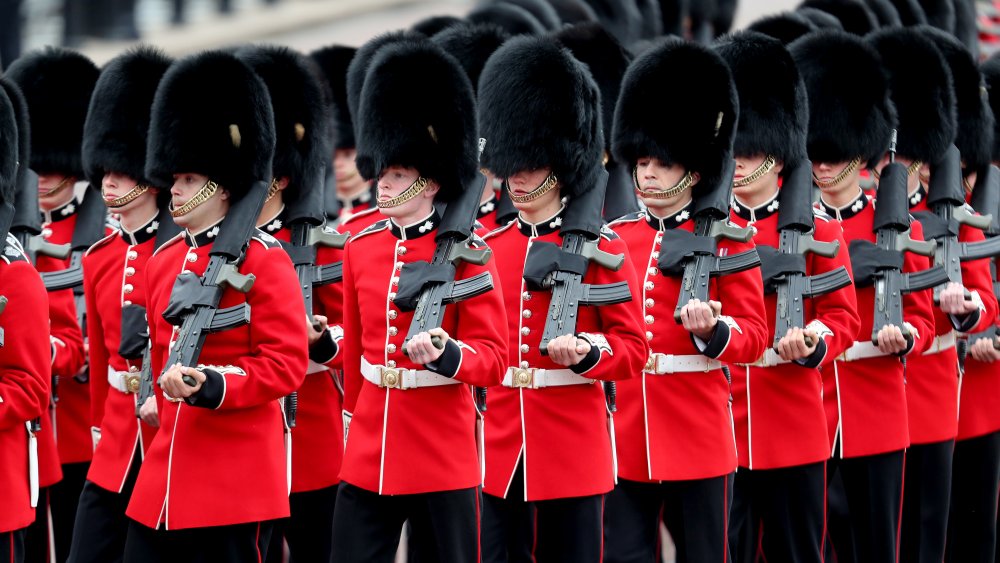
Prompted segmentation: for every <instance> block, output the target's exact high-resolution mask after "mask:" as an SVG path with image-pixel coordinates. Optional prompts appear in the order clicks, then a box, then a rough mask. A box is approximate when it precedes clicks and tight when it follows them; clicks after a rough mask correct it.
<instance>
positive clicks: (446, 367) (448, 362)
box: [424, 340, 462, 377]
mask: <svg viewBox="0 0 1000 563" xmlns="http://www.w3.org/2000/svg"><path fill="white" fill-rule="evenodd" d="M461 365H462V349H461V348H459V347H458V344H455V341H454V340H448V343H447V344H445V345H444V352H443V353H442V354H441V357H440V358H438V359H437V360H435V361H433V362H427V363H426V364H424V367H426V368H427V369H429V370H431V371H433V372H434V373H436V374H438V375H443V376H445V377H455V376H456V375H458V368H459V367H461Z"/></svg>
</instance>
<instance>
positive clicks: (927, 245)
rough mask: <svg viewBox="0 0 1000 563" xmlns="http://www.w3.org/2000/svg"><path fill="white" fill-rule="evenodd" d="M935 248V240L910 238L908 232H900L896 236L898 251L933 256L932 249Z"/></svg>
mask: <svg viewBox="0 0 1000 563" xmlns="http://www.w3.org/2000/svg"><path fill="white" fill-rule="evenodd" d="M936 248H937V241H933V240H914V239H912V238H910V233H909V232H906V233H900V234H899V236H898V237H897V238H896V250H898V251H900V252H912V253H914V254H919V255H921V256H927V257H931V256H934V249H936Z"/></svg>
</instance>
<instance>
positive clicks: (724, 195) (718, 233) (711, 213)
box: [657, 158, 760, 323]
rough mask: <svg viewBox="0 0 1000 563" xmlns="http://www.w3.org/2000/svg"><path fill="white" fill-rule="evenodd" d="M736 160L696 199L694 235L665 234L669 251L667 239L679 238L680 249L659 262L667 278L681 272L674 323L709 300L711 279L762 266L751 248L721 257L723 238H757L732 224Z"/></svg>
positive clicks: (663, 256) (677, 232) (665, 245)
mask: <svg viewBox="0 0 1000 563" xmlns="http://www.w3.org/2000/svg"><path fill="white" fill-rule="evenodd" d="M735 170H736V161H735V160H733V159H731V158H729V159H727V160H726V169H725V170H723V172H722V175H721V177H720V179H719V182H718V184H717V185H715V186H710V187H709V189H708V190H706V191H705V192H702V193H701V194H699V195H698V197H696V198H695V200H694V221H695V223H694V233H693V234H692V233H688V232H687V231H681V230H676V229H675V230H672V231H665V232H664V240H663V245H662V248H666V247H667V246H668V244H667V240H666V239H667V237H671V238H674V239H677V240H676V241H672V242H675V243H676V245H677V248H675V249H674V250H675V251H672V252H669V253H668V252H663V251H662V250H661V253H660V258H659V261H658V263H657V265H658V266H659V268H660V270H661V271H662V272H663V273H664V274H667V275H676V274H677V273H678V272H681V291H680V295H679V296H678V298H677V306H676V307H675V308H674V320H675V321H676V322H677V323H680V322H681V309H683V308H684V306H685V305H687V304H688V303H689V302H690V301H691V300H693V299H698V300H700V301H703V302H707V301H708V298H709V296H708V285H709V280H710V279H711V278H713V277H716V276H726V275H729V274H736V273H739V272H744V271H746V270H749V269H751V268H755V267H757V266H759V265H760V257H759V256H758V255H757V250H756V249H750V250H746V251H743V252H740V253H739V254H734V255H732V256H719V255H718V250H717V249H718V243H719V241H720V240H722V239H728V240H733V241H738V242H748V241H749V240H750V239H751V238H753V229H743V228H740V227H737V226H735V225H733V224H731V223H730V222H729V202H730V199H731V197H732V189H733V173H734V172H735Z"/></svg>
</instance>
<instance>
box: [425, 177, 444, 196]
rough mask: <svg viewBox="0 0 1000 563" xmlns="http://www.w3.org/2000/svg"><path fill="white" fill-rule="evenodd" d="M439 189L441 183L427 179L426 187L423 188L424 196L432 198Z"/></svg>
mask: <svg viewBox="0 0 1000 563" xmlns="http://www.w3.org/2000/svg"><path fill="white" fill-rule="evenodd" d="M439 191H441V185H440V184H438V183H437V180H431V179H428V180H427V187H426V188H424V192H423V193H424V195H425V197H428V198H431V199H433V198H434V196H436V195H437V193H438V192H439Z"/></svg>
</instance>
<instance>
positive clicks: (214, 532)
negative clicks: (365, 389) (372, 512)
mask: <svg viewBox="0 0 1000 563" xmlns="http://www.w3.org/2000/svg"><path fill="white" fill-rule="evenodd" d="M274 143H275V131H274V123H273V115H272V112H271V100H270V97H269V96H268V93H267V89H266V87H265V86H264V84H263V83H262V82H261V80H260V79H259V78H258V77H257V76H256V75H255V74H254V73H253V71H252V70H251V69H250V68H249V67H247V66H246V65H245V64H244V63H243V62H241V61H240V60H238V59H236V58H235V57H234V56H233V55H231V54H228V53H223V52H219V51H209V52H205V53H201V54H198V55H192V56H190V57H187V58H185V59H181V60H179V61H177V62H176V63H174V64H173V66H172V67H171V68H170V69H169V70H168V71H167V73H166V75H165V76H164V77H163V80H162V81H161V83H160V86H159V88H158V89H157V92H156V97H155V99H154V102H153V109H152V117H151V126H150V130H149V141H148V143H147V155H146V167H145V171H146V176H147V177H148V178H149V179H150V181H151V182H153V183H154V184H158V185H169V184H172V185H173V187H172V188H171V190H170V194H171V215H173V217H174V221H175V222H176V223H177V225H178V226H180V227H181V228H183V229H184V233H183V234H182V235H180V236H177V237H175V238H174V239H172V240H171V241H170V242H168V243H166V244H165V245H163V247H161V248H160V250H159V251H158V252H157V253H156V255H155V256H153V258H152V259H151V260H150V261H149V264H148V265H147V267H146V288H147V295H148V297H147V300H146V303H147V308H148V309H149V312H150V314H149V320H150V327H149V329H150V341H151V351H150V358H151V362H150V363H151V366H152V369H151V373H152V374H153V377H154V378H156V380H158V385H159V387H160V388H161V389H162V396H163V398H162V401H161V403H160V405H159V418H160V429H159V430H158V431H157V433H156V436H155V437H154V439H153V443H152V444H151V445H150V447H149V451H148V452H147V454H146V456H145V459H144V460H143V464H142V468H141V469H140V471H139V476H138V478H137V480H136V484H135V489H134V491H133V494H132V499H131V501H130V502H129V506H128V509H127V511H126V514H127V516H128V517H129V518H131V520H132V521H131V522H129V530H128V539H127V541H126V544H125V561H126V562H139V561H142V562H156V561H178V560H182V559H190V560H195V561H198V560H203V561H253V560H257V561H260V560H263V559H264V558H265V557H266V555H267V553H266V552H267V545H268V542H269V540H270V536H271V530H272V527H273V522H272V521H273V520H275V519H277V518H284V517H287V516H288V514H289V508H288V490H289V482H288V479H289V476H288V475H287V468H288V464H289V463H290V460H289V459H288V457H287V456H288V455H289V452H287V449H286V445H285V440H284V438H285V432H284V419H283V416H282V414H283V413H282V410H283V409H282V405H281V401H280V399H281V398H282V397H284V396H286V395H288V394H289V393H291V392H292V391H294V390H295V389H298V388H299V387H300V386H301V384H302V381H303V379H304V377H305V373H306V361H307V349H306V345H305V343H306V329H305V326H304V325H303V322H302V320H303V318H305V308H304V307H303V305H302V300H301V299H298V298H295V299H289V296H295V295H297V294H298V279H297V277H296V275H295V270H294V268H293V267H292V264H291V261H290V260H289V258H288V255H287V254H286V253H285V252H284V251H283V250H282V249H281V247H280V245H279V244H278V242H277V241H276V240H275V239H274V238H273V237H271V236H270V235H267V234H265V233H262V232H260V231H257V230H256V229H254V222H255V220H256V218H257V216H258V214H259V212H260V205H261V203H262V202H263V199H264V192H266V190H267V186H268V185H269V184H270V181H271V160H272V157H273V153H274ZM249 274H253V276H254V279H253V282H252V284H251V283H249V280H248V278H249ZM175 279H176V282H175ZM216 288H218V289H217V290H216ZM216 291H218V292H219V293H216ZM215 299H217V300H216V301H214V303H217V306H212V301H213V300H215ZM206 300H207V301H208V303H207V304H206ZM233 307H236V308H237V309H236V310H239V311H243V315H247V316H249V318H250V319H252V320H250V322H249V324H245V322H246V319H247V316H243V317H242V318H243V323H244V324H242V326H235V327H234V325H238V324H241V323H240V321H233V322H229V323H226V325H225V328H226V330H223V331H222V332H214V333H212V334H208V335H204V331H205V330H207V329H208V327H206V326H205V325H204V324H203V323H202V322H201V321H200V320H199V319H201V318H203V314H202V312H203V311H204V312H208V313H211V312H212V310H213V309H218V312H221V311H222V310H226V309H229V310H232V309H230V308H233ZM246 307H249V311H247V310H246ZM218 312H217V313H216V314H214V315H212V317H213V318H214V319H215V320H214V321H213V322H212V324H213V325H214V324H215V322H221V319H219V318H218V316H219V315H218ZM168 319H169V321H168ZM170 321H172V322H173V323H177V324H178V325H180V326H175V325H173V324H171V322H170ZM209 326H211V325H209ZM199 334H201V335H202V338H203V340H202V342H203V344H202V345H200V346H199V341H198V340H197V339H198V335H199ZM198 348H200V350H198ZM191 349H193V350H194V352H191V351H189V350H191ZM175 359H176V363H174V362H175ZM184 362H187V364H185V363H184ZM190 364H195V365H190Z"/></svg>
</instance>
